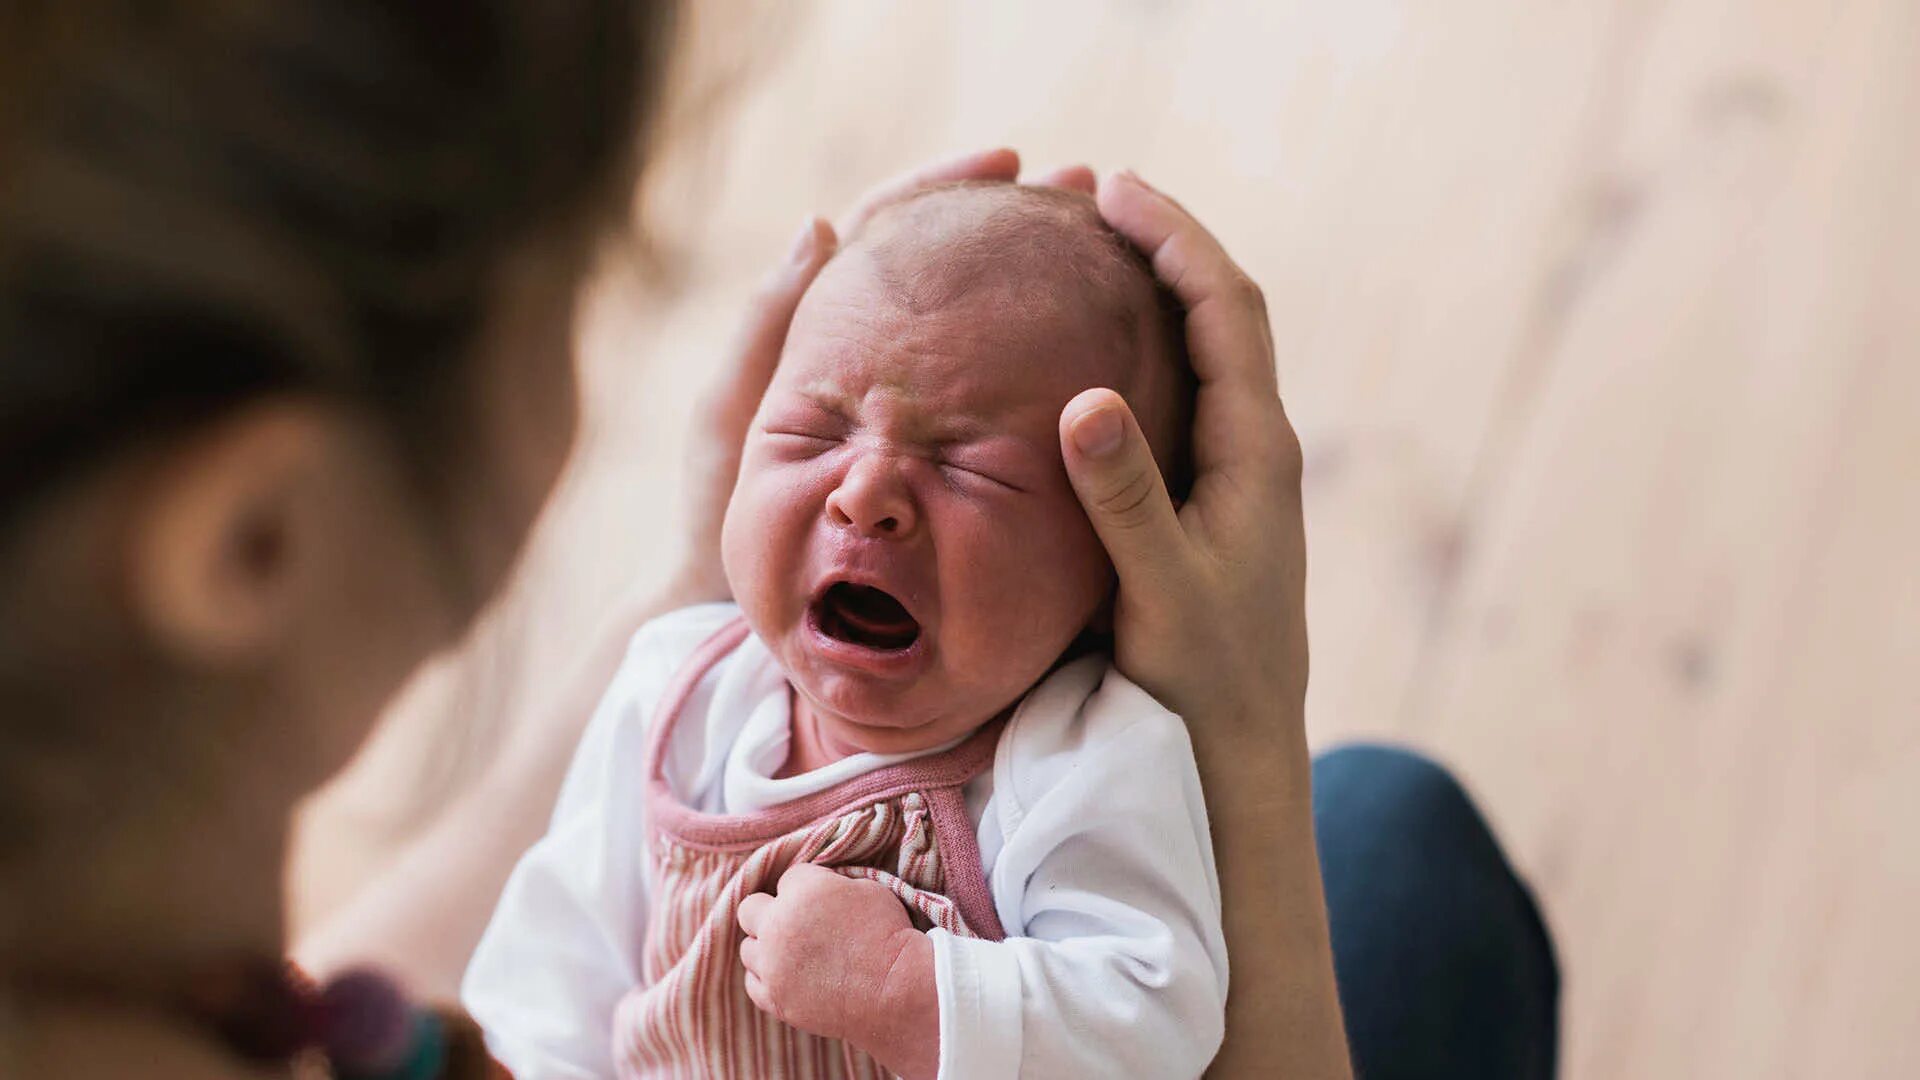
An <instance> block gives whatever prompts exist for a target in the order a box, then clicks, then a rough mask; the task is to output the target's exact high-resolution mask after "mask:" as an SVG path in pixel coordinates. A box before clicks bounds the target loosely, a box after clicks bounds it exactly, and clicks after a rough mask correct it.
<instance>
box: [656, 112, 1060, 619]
mask: <svg viewBox="0 0 1920 1080" xmlns="http://www.w3.org/2000/svg"><path fill="white" fill-rule="evenodd" d="M1019 175H1020V155H1019V154H1016V153H1015V152H1013V151H1012V150H1006V149H999V150H986V151H981V152H979V153H973V154H967V155H964V156H961V157H957V158H952V159H949V160H946V161H940V162H935V163H934V164H932V165H928V166H925V167H923V168H919V169H915V170H913V171H911V172H908V173H904V174H902V175H900V176H897V177H895V178H893V179H892V180H889V181H886V182H885V183H882V184H880V185H878V186H876V187H874V188H872V189H871V190H869V191H868V192H867V193H866V194H865V195H863V196H862V197H861V198H860V200H859V201H858V202H857V203H856V204H855V205H854V207H853V209H852V210H851V211H849V212H848V213H847V214H846V215H844V216H843V217H841V218H840V220H839V223H838V225H837V226H836V225H829V224H828V223H827V222H826V221H825V220H823V219H820V218H811V219H809V220H808V221H807V222H806V224H805V225H803V226H802V227H801V230H800V234H799V235H798V236H796V237H795V238H794V243H793V249H792V250H791V251H790V252H789V253H788V255H787V259H786V261H785V262H783V263H781V264H780V265H779V266H777V267H775V268H774V269H773V270H772V272H770V273H769V274H768V275H767V276H766V278H765V279H764V280H762V282H761V284H760V287H759V289H758V290H757V291H756V292H755V294H754V297H753V299H752V300H751V301H750V302H749V304H748V306H747V317H746V321H745V323H744V324H743V326H742V327H741V331H740V334H739V336H738V337H737V338H735V339H734V342H733V345H732V347H731V348H729V349H728V350H727V352H726V353H725V354H724V355H723V356H722V357H721V362H720V365H719V366H720V374H719V376H718V377H717V379H716V381H715V382H714V384H713V386H712V387H711V389H710V390H709V391H708V393H707V394H706V396H705V399H704V400H703V401H702V403H701V404H700V406H699V407H698V409H697V411H696V412H695V414H694V424H693V431H692V434H691V435H690V437H689V446H688V449H687V457H686V461H687V470H688V472H687V476H686V484H685V491H686V493H687V494H686V498H687V501H688V505H687V507H686V512H685V513H684V514H683V515H682V516H681V521H682V528H683V530H684V531H683V533H682V534H681V541H682V544H681V549H680V556H679V570H678V573H677V574H676V576H675V577H674V579H673V584H672V586H671V591H672V593H673V597H672V599H673V601H674V603H673V604H672V605H670V606H678V605H680V604H687V603H695V602H698V601H702V600H724V599H726V598H727V596H728V595H729V592H728V589H727V581H726V575H725V574H724V573H723V572H722V570H721V567H720V525H721V522H722V520H723V519H724V518H725V516H726V512H727V499H728V497H729V496H730V495H731V494H732V493H733V482H734V480H735V478H736V477H737V476H738V475H739V473H740V451H741V446H742V444H743V443H744V442H745V441H746V435H747V426H748V424H750V423H752V421H753V415H754V413H755V412H756V411H757V410H758V409H759V408H760V398H761V396H762V395H763V394H765V393H766V389H767V384H768V383H769V382H771V381H772V379H773V371H774V368H775V367H776V366H777V365H778V364H779V362H780V351H781V349H782V347H783V346H785V344H786V340H787V325H788V324H789V323H791V322H792V321H793V312H794V309H795V308H796V307H798V306H799V304H800V297H801V296H802V295H803V294H804V293H805V292H806V291H807V286H809V285H811V284H812V283H813V279H814V277H815V275H817V274H818V273H819V272H820V268H821V267H822V266H824V265H826V262H827V260H828V259H830V258H832V257H833V253H834V251H835V250H836V249H837V248H838V246H839V238H840V237H843V236H849V235H852V234H853V233H854V232H855V231H857V230H858V229H859V228H860V227H861V225H863V224H864V223H865V222H866V220H867V219H868V218H869V217H871V216H873V214H874V213H875V212H876V211H878V210H879V209H880V208H881V207H884V206H886V205H887V204H888V203H891V202H893V201H895V200H897V199H900V198H902V197H904V196H906V195H908V194H910V193H912V192H913V191H915V190H917V189H919V188H923V187H928V186H931V185H934V184H945V183H952V182H955V181H960V180H1008V181H1011V180H1015V179H1018V178H1019ZM1030 182H1031V183H1037V184H1047V185H1051V186H1055V187H1068V188H1074V189H1076V190H1080V191H1085V192H1087V193H1089V194H1091V193H1092V192H1093V191H1094V175H1093V172H1092V170H1090V169H1088V168H1087V167H1085V166H1083V165H1072V166H1067V167H1065V168H1061V169H1055V170H1053V171H1051V172H1048V173H1045V174H1043V175H1041V176H1039V177H1037V178H1035V179H1033V180H1031V181H1030Z"/></svg>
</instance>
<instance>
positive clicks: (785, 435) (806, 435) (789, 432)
mask: <svg viewBox="0 0 1920 1080" xmlns="http://www.w3.org/2000/svg"><path fill="white" fill-rule="evenodd" d="M766 433H767V434H768V435H772V436H775V437H777V438H782V439H799V440H803V441H805V442H812V443H837V442H839V441H840V437H839V436H838V435H823V434H821V433H820V432H817V431H796V430H793V429H791V428H777V427H770V428H767V429H766Z"/></svg>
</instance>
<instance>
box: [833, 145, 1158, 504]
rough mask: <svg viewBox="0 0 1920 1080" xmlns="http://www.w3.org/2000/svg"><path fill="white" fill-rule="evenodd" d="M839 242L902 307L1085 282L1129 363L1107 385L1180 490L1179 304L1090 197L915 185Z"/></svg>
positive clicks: (1029, 302) (1048, 304) (1025, 295)
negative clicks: (1131, 366)
mask: <svg viewBox="0 0 1920 1080" xmlns="http://www.w3.org/2000/svg"><path fill="white" fill-rule="evenodd" d="M846 248H847V249H848V250H861V251H864V252H866V253H867V254H868V255H869V256H870V257H871V259H872V261H873V265H874V269H875V272H876V273H877V275H878V276H879V278H880V280H881V282H882V283H883V284H884V285H885V286H886V287H887V288H888V289H889V290H890V291H891V292H892V293H893V294H894V296H895V297H896V298H897V299H898V300H899V301H900V303H901V304H902V305H903V306H905V307H906V308H907V310H909V311H912V312H928V311H933V310H938V309H940V308H943V307H946V306H947V305H949V304H951V303H953V302H954V301H955V300H957V299H959V298H960V297H962V296H965V295H967V294H969V293H971V292H974V291H975V290H978V289H981V288H992V287H1000V286H1002V285H1004V283H1005V282H1006V281H1007V280H1008V279H1009V278H1018V279H1024V278H1025V277H1027V275H1029V274H1035V273H1045V274H1068V275H1071V276H1072V277H1073V278H1075V279H1077V281H1078V282H1079V283H1080V284H1081V285H1082V286H1084V288H1081V289H1076V290H1075V291H1074V296H1075V299H1076V300H1077V301H1080V302H1086V301H1089V300H1090V301H1091V302H1092V303H1093V305H1094V306H1095V308H1096V309H1097V310H1099V311H1100V312H1101V313H1102V314H1103V315H1104V316H1105V317H1106V318H1107V319H1108V321H1109V322H1110V323H1111V325H1112V328H1113V330H1114V333H1115V340H1116V345H1117V346H1118V347H1119V348H1120V349H1122V350H1125V351H1126V352H1127V353H1129V354H1131V355H1132V356H1134V357H1135V358H1136V359H1137V365H1136V368H1135V370H1134V374H1133V377H1132V379H1131V380H1130V382H1131V385H1129V386H1122V387H1115V389H1117V390H1119V391H1120V392H1121V393H1122V394H1123V395H1124V396H1125V397H1126V398H1127V400H1128V404H1130V405H1132V406H1133V408H1134V410H1135V413H1136V415H1137V416H1138V417H1139V420H1140V423H1141V426H1142V429H1143V430H1144V431H1146V433H1147V436H1148V439H1149V441H1150V442H1151V443H1152V445H1153V449H1154V454H1155V457H1156V459H1157V461H1158V463H1159V465H1160V469H1161V473H1162V474H1163V475H1164V476H1165V477H1166V480H1167V486H1168V488H1169V489H1170V490H1171V491H1172V492H1173V493H1174V495H1175V497H1176V498H1183V497H1184V496H1185V493H1186V488H1187V486H1188V484H1189V482H1190V473H1191V467H1190V451H1189V441H1190V439H1189V427H1190V425H1191V419H1192V413H1193V393H1194V381H1193V374H1192V369H1191V367H1190V366H1189V364H1188V362H1187V352H1186V327H1185V310H1184V309H1183V308H1182V307H1181V305H1180V303H1179V301H1178V300H1177V299H1175V298H1174V296H1173V295H1172V293H1171V292H1169V291H1168V290H1167V289H1166V287H1165V286H1163V285H1162V284H1161V283H1160V281H1159V279H1158V278H1157V277H1156V276H1155V275H1154V272H1153V268H1152V266H1151V265H1150V264H1149V263H1148V261H1147V259H1146V257H1145V256H1144V255H1142V254H1141V253H1140V251H1139V249H1137V248H1135V247H1134V246H1133V245H1132V244H1131V243H1129V242H1128V241H1127V239H1126V238H1125V237H1123V236H1121V235H1120V234H1119V233H1118V232H1116V231H1114V229H1113V228H1112V226H1110V225H1108V224H1107V223H1106V220H1105V219H1104V218H1102V217H1101V216H1100V209H1099V207H1098V205H1097V204H1096V203H1095V202H1094V200H1093V198H1092V196H1090V195H1087V194H1085V193H1083V192H1078V191H1072V190H1069V189H1065V188H1053V187H1036V186H1030V185H1021V184H1012V183H1005V182H996V181H963V182H960V183H954V184H943V185H938V186H934V187H928V188H921V189H918V190H916V191H913V192H910V193H909V194H907V195H905V196H903V197H901V198H900V199H898V200H896V201H895V202H892V203H889V204H887V205H886V206H884V207H883V208H881V209H880V210H879V211H878V212H877V213H875V214H874V215H873V216H872V217H871V218H870V219H869V220H868V221H867V223H866V225H865V226H864V227H863V228H862V229H861V230H860V231H858V232H856V233H854V234H853V235H852V236H850V237H848V238H847V243H846ZM1001 302H1004V303H1008V304H1012V305H1016V306H1017V307H1019V308H1021V309H1024V310H1026V311H1029V312H1036V313H1037V312H1038V311H1041V310H1049V309H1053V308H1056V307H1057V306H1058V305H1059V303H1060V300H1059V298H1058V297H1057V296H1056V295H1054V294H1052V293H1050V292H1035V291H1033V290H1030V289H1029V290H1020V289H1008V290H1007V291H1006V293H1005V295H1004V297H1003V298H1002V300H1001ZM1149 388H1152V389H1151V390H1149Z"/></svg>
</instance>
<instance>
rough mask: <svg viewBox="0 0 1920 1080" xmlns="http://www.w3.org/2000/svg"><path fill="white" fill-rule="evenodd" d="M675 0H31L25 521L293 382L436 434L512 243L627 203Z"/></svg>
mask: <svg viewBox="0 0 1920 1080" xmlns="http://www.w3.org/2000/svg"><path fill="white" fill-rule="evenodd" d="M669 8H670V5H668V4H666V3H657V2H632V0H540V2H539V3H525V2H517V0H460V2H451V0H407V2H405V3H391V2H382V0H273V2H267V0H221V2H199V3H189V2H177V3H146V2H141V0H105V2H89V3H75V4H44V5H33V4H22V3H15V2H13V0H8V3H7V7H6V12H5V14H4V16H0V18H4V19H5V22H4V23H0V72H5V73H6V74H5V75H0V80H3V81H0V99H3V100H4V101H5V105H4V106H0V108H4V110H5V112H4V115H0V460H3V461H6V462H8V463H9V464H8V466H7V467H6V469H5V470H4V473H0V529H6V528H8V527H9V525H10V524H12V523H14V522H15V521H17V517H18V515H19V514H20V513H21V512H22V511H23V506H24V504H26V503H27V502H28V501H30V500H31V498H32V497H33V496H34V495H35V494H36V493H39V492H43V491H45V490H47V489H48V488H49V487H51V486H52V485H53V483H54V481H55V480H56V479H58V478H60V477H62V476H65V475H68V474H70V473H71V472H73V471H74V470H76V469H78V468H80V467H82V466H84V465H85V464H86V463H88V462H90V461H95V460H99V459H101V458H103V457H106V456H108V455H111V454H113V453H115V452H116V451H119V450H122V449H124V448H125V447H126V446H127V445H128V444H129V443H130V442H133V441H137V440H140V439H142V438H150V437H153V436H155V435H158V434H163V433H165V432H168V431H171V430H178V429H179V428H180V427H182V426H183V425H188V424H191V423H194V422H197V421H201V420H204V419H207V418H208V417H210V416H211V415H213V414H216V413H219V412H222V411H225V410H229V409H232V408H234V407H235V406H236V405H239V404H241V403H243V402H245V401H247V400H249V399H252V398H254V397H257V396H259V395H262V394H267V393H273V392H296V393H314V394H321V395H327V396H330V397H335V398H338V399H341V400H342V401H344V402H346V403H348V404H350V405H352V406H355V407H364V408H365V409H367V410H369V411H371V412H372V413H373V414H374V415H375V416H376V418H379V419H383V420H384V421H386V426H387V429H388V430H389V431H391V432H392V434H393V435H394V436H395V439H396V441H397V442H398V443H399V444H400V445H403V446H405V447H408V448H409V450H410V452H411V453H412V454H414V455H416V456H417V455H419V454H424V453H430V452H431V451H432V450H433V448H434V446H435V444H436V442H437V441H439V440H441V439H443V438H444V437H445V436H446V435H447V433H448V432H449V431H450V430H452V429H453V427H454V426H455V425H456V424H457V422H458V420H459V419H460V417H459V415H458V408H459V405H458V404H456V402H460V403H463V401H464V399H463V398H460V397H459V396H458V395H462V394H463V393H464V391H465V390H466V386H465V379H464V378H463V376H464V374H465V369H466V367H467V366H468V361H469V359H470V357H471V356H472V353H473V350H472V349H471V347H470V346H471V345H472V343H473V341H474V339H475V336H476V333H477V330H478V328H479V327H480V325H481V322H482V320H483V319H484V318H485V316H486V314H487V303H488V300H489V290H490V288H491V287H492V286H493V285H494V284H495V278H496V275H497V274H498V272H499V269H500V267H501V266H502V265H503V264H504V263H505V262H506V261H507V260H508V259H509V258H510V257H511V256H512V255H513V254H514V253H516V252H517V251H519V250H522V248H523V247H524V246H525V245H527V244H529V243H530V242H533V241H535V240H560V241H566V240H568V239H569V237H568V235H567V234H568V233H575V234H577V235H576V236H575V237H573V238H572V239H574V240H577V242H578V243H580V244H581V245H582V246H583V247H584V245H585V243H586V241H587V239H588V237H589V236H590V235H591V232H592V230H595V229H598V228H600V227H602V226H604V225H606V224H607V223H608V222H609V221H610V220H611V215H614V214H619V213H624V212H625V210H626V207H627V205H628V199H629V197H630V195H631V184H630V182H631V180H632V173H633V163H634V162H633V159H634V157H635V154H634V148H635V147H636V146H637V145H638V139H639V136H640V131H641V126H642V121H643V120H644V118H645V117H646V116H647V115H648V114H649V108H648V107H649V105H650V104H651V99H652V97H653V96H654V93H655V84H656V82H657V81H658V76H657V72H658V70H659V68H660V67H661V55H660V51H661V50H662V49H663V48H664V42H665V38H666V30H667V26H666V23H667V22H668V20H669V16H670V13H669Z"/></svg>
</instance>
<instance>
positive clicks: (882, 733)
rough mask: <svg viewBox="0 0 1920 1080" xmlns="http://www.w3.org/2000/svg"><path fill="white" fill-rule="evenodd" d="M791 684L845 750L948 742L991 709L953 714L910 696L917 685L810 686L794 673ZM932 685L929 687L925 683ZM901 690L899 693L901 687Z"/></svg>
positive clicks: (910, 749)
mask: <svg viewBox="0 0 1920 1080" xmlns="http://www.w3.org/2000/svg"><path fill="white" fill-rule="evenodd" d="M789 678H790V679H792V680H793V682H794V688H795V690H796V691H797V692H798V693H799V695H800V696H801V697H802V698H803V699H804V701H805V704H806V705H807V706H808V708H809V711H810V712H811V713H812V714H813V717H814V721H815V723H816V724H817V725H818V726H819V730H820V734H821V736H822V737H823V738H824V739H826V740H827V741H828V742H829V743H830V744H831V745H832V746H833V748H834V749H836V750H839V751H841V752H845V753H855V752H859V753H869V754H912V753H918V752H921V751H924V750H931V749H933V748H934V747H937V746H941V745H944V744H946V743H950V742H952V741H953V740H955V739H957V738H959V737H961V736H963V735H966V734H969V733H970V732H972V731H973V730H974V729H975V728H978V727H979V726H980V725H981V724H984V723H986V722H987V721H988V720H990V719H992V714H988V715H985V716H981V717H972V716H969V715H967V714H965V713H955V712H951V711H949V710H945V709H940V708H937V707H929V705H930V704H931V703H929V702H922V701H916V700H914V699H915V698H916V697H918V696H919V695H917V694H916V693H914V691H915V690H917V689H922V688H919V687H911V686H909V687H903V688H890V689H892V690H893V692H891V693H884V694H879V693H873V692H872V689H871V688H867V687H858V686H854V687H849V686H845V685H831V684H834V683H837V682H838V681H839V680H836V679H831V678H830V679H828V680H827V682H828V683H829V684H830V685H827V686H818V685H814V680H812V679H807V678H805V677H804V676H802V677H797V678H796V677H794V675H793V673H792V672H789ZM926 689H931V688H926ZM902 691H904V692H902Z"/></svg>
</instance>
